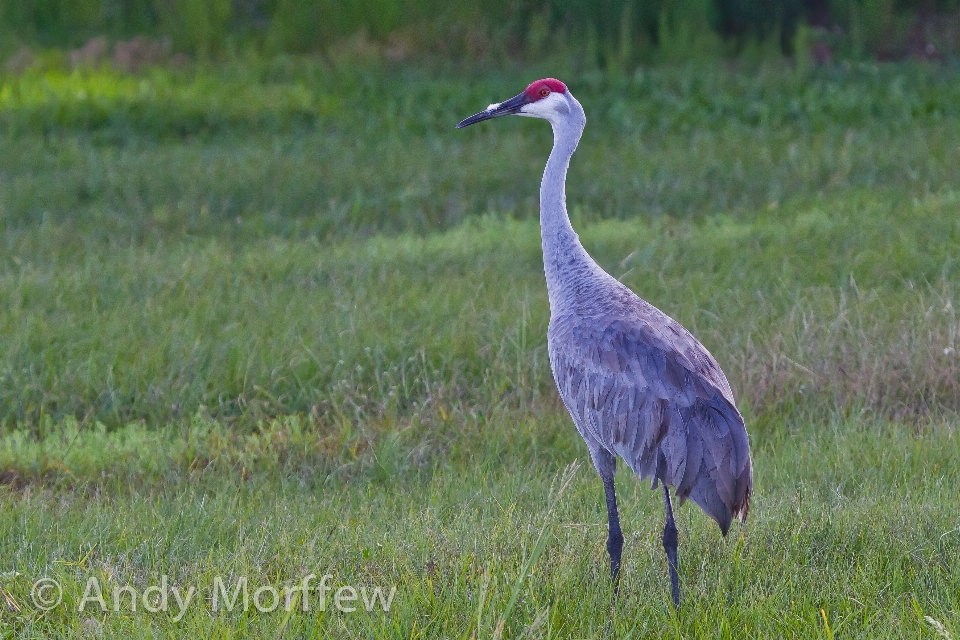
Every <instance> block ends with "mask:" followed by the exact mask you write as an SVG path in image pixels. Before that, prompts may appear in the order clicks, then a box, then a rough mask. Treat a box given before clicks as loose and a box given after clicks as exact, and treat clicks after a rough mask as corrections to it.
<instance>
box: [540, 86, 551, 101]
mask: <svg viewBox="0 0 960 640" xmlns="http://www.w3.org/2000/svg"><path fill="white" fill-rule="evenodd" d="M548 95H550V89H547V88H546V87H544V88H543V89H540V97H541V98H546V97H547V96H548Z"/></svg>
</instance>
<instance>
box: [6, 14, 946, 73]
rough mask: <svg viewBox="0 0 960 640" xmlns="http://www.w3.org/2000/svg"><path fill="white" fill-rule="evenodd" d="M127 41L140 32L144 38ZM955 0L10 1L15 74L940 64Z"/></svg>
mask: <svg viewBox="0 0 960 640" xmlns="http://www.w3.org/2000/svg"><path fill="white" fill-rule="evenodd" d="M138 37H139V39H138V40H136V41H133V42H131V39H133V38H138ZM958 44H960V2H958V0H597V1H590V0H519V1H516V0H490V1H488V2H482V3H474V2H443V1H441V0H362V1H361V0H3V2H2V3H0V53H2V54H3V55H4V56H5V57H6V58H7V59H8V62H7V67H8V69H22V68H25V67H26V66H28V65H29V64H30V63H31V62H32V61H33V57H32V56H31V54H33V55H34V56H35V55H36V52H37V51H38V50H43V49H49V48H57V49H62V50H68V51H69V53H67V54H66V62H67V63H69V64H72V65H76V64H83V63H94V62H98V61H100V60H102V59H112V61H113V62H114V64H116V65H117V66H120V67H126V68H129V67H135V66H137V65H139V64H143V63H145V62H156V61H158V60H160V59H162V58H169V59H170V60H171V61H173V62H175V63H183V62H185V61H186V60H187V59H188V58H194V59H209V58H216V57H222V56H237V55H249V54H251V53H258V54H279V53H315V54H319V55H325V56H335V55H336V54H337V53H338V52H341V51H342V50H344V49H353V50H354V52H355V53H362V54H366V55H370V56H374V55H379V56H383V57H386V58H389V59H392V60H408V59H417V58H423V57H429V58H441V59H453V60H458V61H472V62H477V61H482V62H483V63H485V64H490V63H496V62H503V61H505V60H513V61H516V60H524V59H526V60H530V59H539V58H541V57H542V56H544V55H547V54H556V53H557V52H558V50H559V49H560V48H562V50H563V52H564V54H565V55H569V56H575V57H576V59H577V60H578V61H579V63H580V64H582V65H585V66H588V67H593V66H596V67H600V68H623V67H627V66H630V65H636V64H641V63H650V62H657V61H672V62H677V61H687V60H691V59H704V58H720V57H734V56H738V57H746V58H758V57H759V58H769V57H775V56H781V55H783V56H797V57H812V58H814V59H815V60H816V61H818V62H825V61H828V60H831V59H835V58H842V59H864V58H872V59H880V60H892V59H902V58H906V57H918V58H925V59H926V58H940V57H943V56H949V55H952V54H955V53H956V52H957V50H958Z"/></svg>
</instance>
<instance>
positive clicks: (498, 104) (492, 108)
mask: <svg viewBox="0 0 960 640" xmlns="http://www.w3.org/2000/svg"><path fill="white" fill-rule="evenodd" d="M499 106H500V103H499V102H494V103H493V104H491V105H490V106H488V107H487V108H486V111H493V110H494V109H496V108H497V107H499Z"/></svg>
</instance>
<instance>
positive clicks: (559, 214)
mask: <svg viewBox="0 0 960 640" xmlns="http://www.w3.org/2000/svg"><path fill="white" fill-rule="evenodd" d="M570 97H571V100H570V102H571V103H572V105H571V110H570V113H568V114H566V115H565V116H563V117H562V118H557V119H556V121H551V124H552V125H553V151H551V152H550V158H549V159H548V160H547V166H546V168H545V169H544V171H543V180H542V182H541V183H540V235H541V240H542V242H543V270H544V273H545V275H546V279H547V294H548V295H549V297H550V311H551V314H554V315H556V314H557V313H558V312H560V310H561V309H563V308H566V307H567V303H568V302H570V298H571V296H572V295H573V294H574V293H575V292H576V289H578V288H579V287H578V285H579V284H580V283H582V282H583V280H584V279H586V278H589V277H590V276H591V275H592V274H593V272H594V270H599V267H597V266H596V263H594V261H593V259H591V258H590V256H589V255H587V252H586V251H585V250H584V248H583V247H582V246H581V245H580V240H579V238H578V237H577V234H576V232H575V231H574V230H573V227H572V226H571V225H570V217H569V216H568V215H567V202H566V190H565V188H564V185H565V183H566V179H567V167H568V166H570V157H571V156H572V155H573V152H574V151H575V150H576V148H577V143H578V142H579V141H580V135H581V134H582V133H583V127H584V125H585V124H586V118H585V117H584V114H583V108H582V107H581V106H580V103H579V102H577V101H576V100H575V99H573V96H570Z"/></svg>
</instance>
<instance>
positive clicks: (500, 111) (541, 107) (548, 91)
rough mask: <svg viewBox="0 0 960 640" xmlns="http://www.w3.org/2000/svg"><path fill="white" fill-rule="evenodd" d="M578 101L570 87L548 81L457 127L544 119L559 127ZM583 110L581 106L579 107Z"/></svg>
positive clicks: (491, 106) (551, 80)
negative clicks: (514, 118)
mask: <svg viewBox="0 0 960 640" xmlns="http://www.w3.org/2000/svg"><path fill="white" fill-rule="evenodd" d="M576 104H577V101H576V100H575V99H574V98H573V96H572V95H570V92H569V91H567V86H566V85H565V84H563V83H562V82H560V81H559V80H556V79H554V78H544V79H543V80H537V81H536V82H532V83H530V86H528V87H527V88H526V89H525V90H524V91H523V93H521V94H520V95H517V96H514V97H512V98H510V99H509V100H506V101H504V102H499V103H495V104H492V105H490V106H489V107H487V108H486V109H484V110H483V111H481V112H480V113H478V114H476V115H472V116H470V117H469V118H467V119H466V120H463V121H461V122H460V124H458V125H457V129H462V128H464V127H468V126H470V125H471V124H475V123H477V122H480V121H481V120H489V119H490V118H499V117H500V116H511V115H513V116H527V117H529V118H543V119H544V120H548V121H549V122H550V123H551V124H557V123H558V122H559V121H560V120H562V119H563V118H564V117H566V116H567V115H569V114H570V113H571V111H572V108H573V106H574V105H576ZM577 106H579V105H577Z"/></svg>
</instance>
